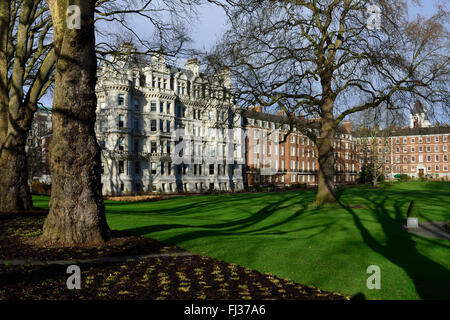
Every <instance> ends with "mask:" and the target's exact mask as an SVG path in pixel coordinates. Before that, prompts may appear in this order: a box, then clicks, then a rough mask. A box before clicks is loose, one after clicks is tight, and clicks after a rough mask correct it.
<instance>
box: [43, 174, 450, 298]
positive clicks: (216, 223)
mask: <svg viewBox="0 0 450 320" xmlns="http://www.w3.org/2000/svg"><path fill="white" fill-rule="evenodd" d="M314 195H315V191H295V192H294V191H292V192H281V193H259V194H233V195H218V196H217V195H215V196H191V197H174V198H171V199H169V200H163V201H159V202H144V203H119V202H114V201H106V210H107V219H108V223H109V225H110V227H111V228H112V229H119V230H125V231H128V232H130V233H133V234H136V235H144V236H148V237H152V238H155V239H158V240H160V241H164V242H167V243H170V244H176V245H178V246H180V247H183V248H186V249H188V250H190V251H192V252H195V253H201V254H205V255H208V256H212V257H215V258H218V259H221V260H224V261H227V262H232V263H236V264H240V265H243V266H246V267H249V268H253V269H256V270H259V271H261V272H268V273H271V274H275V275H277V276H280V277H283V278H290V279H292V280H294V281H296V282H299V283H302V284H307V285H313V286H315V287H318V288H321V289H323V290H330V291H337V292H341V293H343V294H348V295H352V296H353V295H356V294H358V295H359V296H361V295H364V297H365V298H366V299H429V298H441V299H442V298H445V299H449V298H450V271H449V263H450V250H449V249H450V242H449V241H447V240H438V239H431V238H424V237H420V236H416V235H412V234H409V233H407V232H405V231H404V230H402V229H401V225H402V224H404V223H405V221H404V220H405V217H406V211H407V209H408V205H409V201H410V200H414V202H415V204H416V206H417V207H418V209H419V211H420V213H421V218H420V221H444V220H445V221H448V220H450V183H448V182H406V183H401V184H395V185H392V186H384V187H381V188H379V189H376V190H373V189H371V188H368V187H356V188H347V189H342V190H339V198H340V200H341V202H342V203H343V204H344V207H340V206H336V207H331V208H315V207H314V206H312V205H311V202H312V200H313V199H314ZM47 201H48V198H46V197H35V205H37V206H41V207H46V206H47ZM361 206H362V208H361ZM350 207H354V208H353V209H352V208H350ZM370 265H377V266H379V267H380V268H381V289H380V290H376V289H375V290H369V289H367V287H366V279H367V277H369V274H367V273H366V270H367V267H368V266H370Z"/></svg>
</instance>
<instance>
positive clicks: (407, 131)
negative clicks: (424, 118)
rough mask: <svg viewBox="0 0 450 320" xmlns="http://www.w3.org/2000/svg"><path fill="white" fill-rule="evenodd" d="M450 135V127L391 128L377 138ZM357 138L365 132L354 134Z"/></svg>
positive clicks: (380, 133) (378, 134)
mask: <svg viewBox="0 0 450 320" xmlns="http://www.w3.org/2000/svg"><path fill="white" fill-rule="evenodd" d="M446 133H450V127H449V126H446V127H427V128H422V127H418V128H390V129H387V130H380V131H378V132H377V136H383V137H384V136H390V137H400V136H425V135H434V134H446ZM352 134H353V136H354V137H355V138H358V137H362V136H364V130H358V131H354V132H352Z"/></svg>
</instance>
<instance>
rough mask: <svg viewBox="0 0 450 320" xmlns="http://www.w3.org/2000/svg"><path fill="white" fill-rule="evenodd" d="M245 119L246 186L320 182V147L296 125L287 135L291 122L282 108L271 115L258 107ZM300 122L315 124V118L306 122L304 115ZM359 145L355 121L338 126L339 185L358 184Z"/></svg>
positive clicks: (314, 183) (250, 111) (249, 112)
mask: <svg viewBox="0 0 450 320" xmlns="http://www.w3.org/2000/svg"><path fill="white" fill-rule="evenodd" d="M243 118H244V124H245V130H246V144H245V146H246V166H245V172H244V181H245V183H246V185H248V186H254V185H276V186H279V187H288V186H292V185H297V184H306V185H311V186H314V185H317V184H318V173H319V161H318V151H317V147H316V146H315V144H314V143H313V142H312V140H311V139H309V138H308V137H307V136H306V135H305V134H302V133H301V132H299V131H297V129H296V128H294V129H293V132H291V133H290V134H288V135H287V133H288V131H289V125H288V123H287V118H286V117H285V116H284V113H283V112H282V111H279V112H278V114H276V115H274V114H268V113H263V112H262V107H260V106H256V107H254V108H251V109H250V110H248V111H245V112H244V113H243ZM296 121H298V122H299V124H300V126H305V125H308V126H309V127H314V122H313V121H311V120H310V121H309V122H310V123H309V124H306V120H305V119H304V117H302V116H300V117H298V119H296ZM286 135H287V137H286V139H285V140H284V138H285V136H286ZM283 140H284V141H283ZM355 147H356V143H355V141H354V139H353V137H352V134H351V124H350V123H349V122H346V123H344V125H343V127H340V128H338V132H337V134H336V139H335V142H334V152H335V159H336V160H335V165H334V166H335V177H334V182H335V183H336V184H350V183H356V181H357V176H358V172H359V166H358V165H359V162H358V161H357V159H356V153H355V150H356V148H355Z"/></svg>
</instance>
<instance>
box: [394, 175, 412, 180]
mask: <svg viewBox="0 0 450 320" xmlns="http://www.w3.org/2000/svg"><path fill="white" fill-rule="evenodd" d="M394 178H395V179H398V181H408V180H410V177H409V176H408V175H407V174H404V173H402V174H396V175H395V176H394Z"/></svg>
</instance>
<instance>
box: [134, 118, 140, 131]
mask: <svg viewBox="0 0 450 320" xmlns="http://www.w3.org/2000/svg"><path fill="white" fill-rule="evenodd" d="M133 129H134V130H138V129H139V120H138V119H133Z"/></svg>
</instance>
